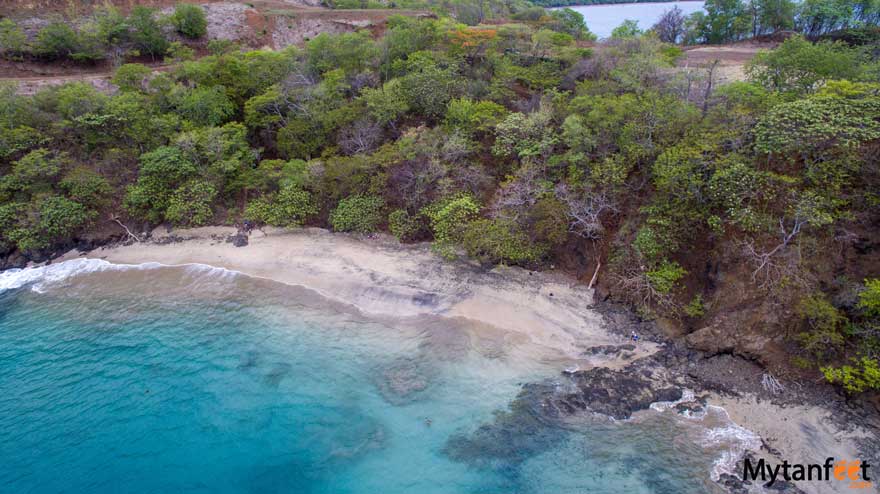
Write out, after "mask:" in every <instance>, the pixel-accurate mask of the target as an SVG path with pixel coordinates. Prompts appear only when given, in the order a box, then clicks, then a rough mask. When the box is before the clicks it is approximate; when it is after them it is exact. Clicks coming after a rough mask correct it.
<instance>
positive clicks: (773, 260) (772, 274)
mask: <svg viewBox="0 0 880 494" xmlns="http://www.w3.org/2000/svg"><path fill="white" fill-rule="evenodd" d="M806 224H807V220H806V219H805V218H802V217H801V216H795V218H794V221H793V223H792V224H791V227H788V226H786V222H785V218H780V219H779V235H780V237H779V243H778V244H776V245H775V246H774V247H773V248H771V249H770V250H762V249H759V248H758V247H757V246H756V244H755V241H754V240H749V241H746V242H744V243H743V253H744V254H745V255H746V257H747V258H749V260H750V262H751V263H752V265H753V266H754V270H753V271H752V281H753V282H755V283H758V285H759V286H760V287H761V288H770V287H772V286H774V285H777V284H779V283H780V282H781V281H783V280H785V279H791V280H793V281H796V282H800V283H801V284H803V283H804V282H805V279H804V277H803V275H802V274H801V273H800V272H799V266H800V261H801V255H800V250H799V249H789V247H790V246H791V244H792V242H793V240H794V239H795V237H797V235H798V234H799V233H800V232H801V229H802V228H803V227H804V225H806Z"/></svg>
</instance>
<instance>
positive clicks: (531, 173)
mask: <svg viewBox="0 0 880 494" xmlns="http://www.w3.org/2000/svg"><path fill="white" fill-rule="evenodd" d="M538 178H539V170H538V167H536V166H528V165H527V166H524V167H522V168H520V170H519V171H517V174H516V177H515V178H514V179H513V180H510V181H508V182H507V183H505V184H504V185H502V186H501V187H500V188H499V189H498V192H497V193H496V195H495V200H494V201H493V202H492V216H494V217H504V218H508V219H512V220H516V219H518V218H519V216H520V214H522V213H525V212H527V211H528V210H529V209H530V208H531V207H532V206H534V205H535V203H536V202H538V197H539V196H540V193H541V192H542V189H541V184H540V183H539V182H538Z"/></svg>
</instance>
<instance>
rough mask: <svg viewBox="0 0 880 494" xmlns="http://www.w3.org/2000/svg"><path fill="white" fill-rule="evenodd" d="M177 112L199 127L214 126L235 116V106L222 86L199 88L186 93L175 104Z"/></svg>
mask: <svg viewBox="0 0 880 494" xmlns="http://www.w3.org/2000/svg"><path fill="white" fill-rule="evenodd" d="M177 112H178V113H179V114H180V116H182V117H183V118H185V119H187V120H189V121H191V122H193V123H195V124H196V125H199V126H215V125H220V124H222V123H223V122H225V121H227V120H228V119H229V118H231V117H232V115H234V114H235V104H233V102H232V101H230V100H229V97H228V96H227V95H226V89H225V88H224V87H223V86H210V87H204V86H200V87H197V88H195V89H192V90H190V91H187V92H186V93H185V94H183V95H182V96H181V97H180V100H179V101H178V102H177Z"/></svg>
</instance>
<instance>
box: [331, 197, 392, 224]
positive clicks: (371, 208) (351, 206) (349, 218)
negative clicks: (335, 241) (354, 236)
mask: <svg viewBox="0 0 880 494" xmlns="http://www.w3.org/2000/svg"><path fill="white" fill-rule="evenodd" d="M384 205H385V203H384V201H383V200H382V198H381V197H376V196H360V195H358V196H350V197H346V198H345V199H343V200H341V201H339V205H338V206H336V209H334V210H333V212H332V213H330V225H332V226H333V229H334V230H336V231H338V232H358V233H370V232H374V231H376V229H377V228H378V226H379V223H381V222H382V208H383V207H384Z"/></svg>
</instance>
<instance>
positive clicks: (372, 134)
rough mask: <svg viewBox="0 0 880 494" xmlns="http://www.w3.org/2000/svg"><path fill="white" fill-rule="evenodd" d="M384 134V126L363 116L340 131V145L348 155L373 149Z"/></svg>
mask: <svg viewBox="0 0 880 494" xmlns="http://www.w3.org/2000/svg"><path fill="white" fill-rule="evenodd" d="M381 136H382V126H380V125H379V124H378V123H376V122H374V121H372V120H370V119H368V118H362V119H360V120H358V121H356V122H355V123H353V124H351V125H349V126H347V127H345V128H344V129H342V131H340V133H339V147H340V149H342V152H343V153H345V154H348V155H352V154H358V153H365V152H368V151H372V150H373V148H374V147H375V146H376V144H377V143H378V142H379V139H380V137H381Z"/></svg>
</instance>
